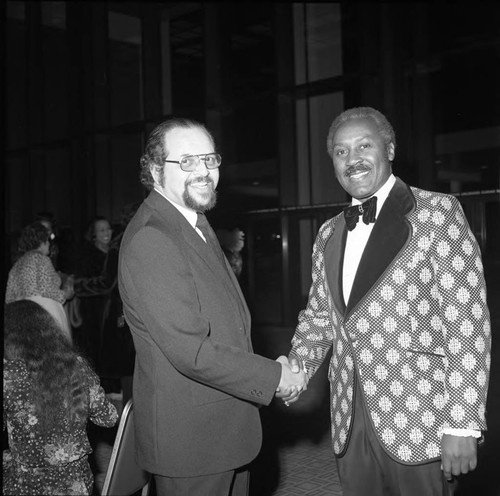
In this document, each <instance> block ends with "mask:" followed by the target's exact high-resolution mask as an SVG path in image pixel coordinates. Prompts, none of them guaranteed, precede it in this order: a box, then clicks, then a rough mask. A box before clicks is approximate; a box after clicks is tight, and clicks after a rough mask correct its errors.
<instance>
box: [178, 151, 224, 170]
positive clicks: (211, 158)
mask: <svg viewBox="0 0 500 496" xmlns="http://www.w3.org/2000/svg"><path fill="white" fill-rule="evenodd" d="M201 160H203V161H204V162H205V165H206V167H207V169H216V168H217V167H219V165H220V163H221V156H220V155H219V154H218V153H208V154H207V155H204V156H203V155H202V156H201V157H200V156H198V155H187V156H186V157H183V158H182V159H181V167H182V168H183V169H184V170H194V169H196V167H198V165H200V161H201Z"/></svg>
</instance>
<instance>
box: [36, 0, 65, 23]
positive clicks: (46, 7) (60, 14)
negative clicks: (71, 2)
mask: <svg viewBox="0 0 500 496" xmlns="http://www.w3.org/2000/svg"><path fill="white" fill-rule="evenodd" d="M41 8H42V25H43V26H47V27H51V28H58V29H66V2H46V1H44V2H41Z"/></svg>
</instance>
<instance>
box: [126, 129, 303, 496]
mask: <svg viewBox="0 0 500 496" xmlns="http://www.w3.org/2000/svg"><path fill="white" fill-rule="evenodd" d="M220 164H221V156H220V155H219V154H218V153H217V152H216V150H215V143H214V140H213V138H212V136H211V134H210V133H209V131H208V130H207V129H206V128H205V127H204V126H203V125H202V124H200V123H198V122H194V121H190V120H187V119H171V120H168V121H166V122H163V123H162V124H160V125H158V126H157V127H156V128H155V129H154V130H153V131H152V133H151V135H150V136H149V139H148V142H147V144H146V149H145V153H144V155H143V156H142V158H141V180H142V183H143V184H144V185H145V186H146V187H148V188H149V189H151V190H152V191H151V193H150V194H149V196H148V197H147V198H146V199H145V201H144V202H143V204H142V205H141V206H140V207H139V209H138V211H137V213H136V214H135V216H134V217H133V219H132V220H131V221H130V223H129V225H128V227H127V229H126V231H125V233H124V236H123V241H122V244H121V248H120V261H119V288H120V294H121V297H122V300H123V304H124V313H125V318H126V320H127V322H128V324H129V326H130V329H131V331H132V335H133V338H134V344H135V348H136V352H137V358H136V366H135V372H134V389H133V398H134V409H135V418H136V437H137V450H138V451H137V455H138V462H139V464H140V465H141V467H143V468H144V469H145V470H147V471H148V472H151V473H152V474H154V476H155V483H156V492H157V494H158V496H162V495H169V496H175V495H207V496H208V495H217V496H229V495H232V496H240V495H246V494H248V480H249V479H248V471H247V469H246V467H245V466H246V465H247V464H248V463H250V462H251V461H252V460H253V458H255V456H256V455H257V454H258V452H259V450H260V447H261V438H262V433H261V425H260V417H259V413H258V407H259V406H261V405H267V404H269V403H270V402H271V400H272V398H273V396H274V395H275V394H277V395H278V396H280V397H282V396H284V395H286V397H287V398H288V397H290V398H291V399H293V397H294V394H296V393H298V392H300V391H301V390H302V389H305V388H306V376H305V374H304V373H303V372H302V371H300V372H298V373H297V371H295V373H294V372H293V371H292V369H291V368H290V367H289V365H288V361H287V360H286V359H285V358H284V357H280V359H278V360H279V361H274V360H270V359H268V358H264V357H262V356H258V355H255V354H253V352H252V345H251V341H250V315H249V311H248V308H247V305H246V303H245V300H244V298H243V295H242V293H241V290H240V287H239V285H238V282H237V281H236V278H235V276H234V274H233V272H232V270H231V268H230V266H229V264H228V262H227V260H226V258H225V257H224V255H223V253H222V250H221V248H220V245H219V244H218V242H217V239H216V237H215V234H214V232H213V230H212V228H211V227H210V225H209V224H208V222H207V220H206V217H205V215H204V212H205V211H207V210H209V209H210V208H212V207H213V206H214V205H215V202H216V191H215V189H216V186H217V183H218V181H219V166H220Z"/></svg>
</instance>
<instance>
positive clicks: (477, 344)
mask: <svg viewBox="0 0 500 496" xmlns="http://www.w3.org/2000/svg"><path fill="white" fill-rule="evenodd" d="M345 239H346V227H345V222H344V218H343V216H342V215H338V216H336V217H334V218H332V219H330V220H328V221H326V222H325V223H324V224H323V225H322V226H321V228H320V230H319V232H318V235H317V238H316V241H315V244H314V247H313V254H312V285H311V288H310V291H309V299H308V303H307V307H306V309H305V310H303V311H302V312H301V313H300V315H299V323H298V326H297V328H296V332H295V335H294V337H293V340H292V350H291V354H292V355H296V356H299V357H300V358H301V359H302V361H303V362H304V365H305V366H306V368H307V371H308V374H309V375H310V376H312V375H314V373H315V372H316V370H317V369H318V367H319V366H320V364H321V363H322V361H323V360H324V358H325V356H326V355H327V353H328V351H329V350H330V348H331V349H332V357H331V361H330V366H329V379H330V388H331V423H332V441H333V448H334V451H335V454H336V455H337V456H342V454H343V453H344V452H345V450H346V448H347V444H348V439H349V430H350V428H351V421H352V417H353V405H354V398H353V395H354V391H355V389H356V388H355V382H354V381H355V380H359V381H360V386H361V390H362V392H363V399H364V402H365V404H366V407H367V409H368V411H369V413H370V416H371V420H372V423H373V429H374V430H375V432H376V434H377V436H378V438H379V439H380V441H381V444H382V446H383V447H384V449H385V450H386V451H387V453H388V454H389V455H390V456H392V458H394V459H395V460H397V461H399V462H401V463H405V464H416V463H422V462H426V461H429V460H433V459H436V458H438V457H439V456H440V454H441V453H440V435H441V431H442V429H443V428H459V429H474V430H485V429H486V423H485V405H486V395H487V388H488V379H489V367H490V345H491V329H490V319H489V311H488V308H487V305H486V286H485V281H484V276H483V267H482V262H481V255H480V251H479V247H478V244H477V242H476V239H475V238H474V235H473V234H472V232H471V230H470V228H469V225H468V223H467V220H466V218H465V216H464V213H463V210H462V207H461V206H460V204H459V202H458V201H457V199H456V198H455V197H453V196H450V195H445V194H441V193H434V192H429V191H424V190H422V189H418V188H414V187H409V186H407V185H406V184H404V183H403V182H402V181H401V180H400V179H397V181H396V184H395V185H394V187H393V189H392V191H391V193H390V194H389V197H388V198H387V200H386V202H385V203H384V205H383V207H382V209H381V211H380V213H379V215H378V218H377V220H376V223H375V226H374V228H373V231H372V233H371V236H370V238H369V240H368V243H367V246H366V248H365V251H364V253H363V256H362V258H361V261H360V265H359V267H358V270H357V273H356V277H355V280H354V283H353V288H352V291H351V297H350V299H349V302H348V304H347V306H346V305H345V303H344V301H343V297H342V278H341V274H342V259H343V247H344V246H345Z"/></svg>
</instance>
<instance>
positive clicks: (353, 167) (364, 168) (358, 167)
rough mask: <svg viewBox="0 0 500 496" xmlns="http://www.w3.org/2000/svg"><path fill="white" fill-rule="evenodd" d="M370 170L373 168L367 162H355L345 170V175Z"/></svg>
mask: <svg viewBox="0 0 500 496" xmlns="http://www.w3.org/2000/svg"><path fill="white" fill-rule="evenodd" d="M369 170H371V169H370V167H368V166H367V165H365V164H355V165H351V166H350V167H348V168H347V169H346V170H345V172H344V176H352V175H353V174H358V173H359V172H367V171H369Z"/></svg>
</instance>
